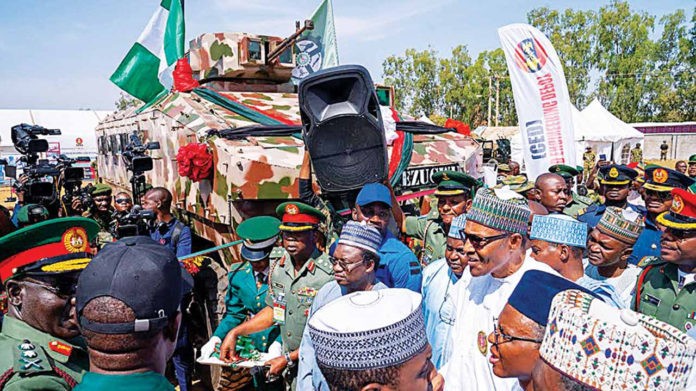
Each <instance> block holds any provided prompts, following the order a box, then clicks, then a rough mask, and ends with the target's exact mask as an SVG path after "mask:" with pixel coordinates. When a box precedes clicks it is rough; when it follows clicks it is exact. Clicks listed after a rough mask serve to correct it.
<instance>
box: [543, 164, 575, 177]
mask: <svg viewBox="0 0 696 391" xmlns="http://www.w3.org/2000/svg"><path fill="white" fill-rule="evenodd" d="M549 172H552V173H554V174H558V175H561V173H562V172H566V173H568V174H570V175H571V176H577V175H578V174H579V173H580V172H579V171H578V170H577V169H575V168H573V167H571V166H568V165H565V164H555V165H553V166H551V167H549ZM561 176H563V175H561Z"/></svg>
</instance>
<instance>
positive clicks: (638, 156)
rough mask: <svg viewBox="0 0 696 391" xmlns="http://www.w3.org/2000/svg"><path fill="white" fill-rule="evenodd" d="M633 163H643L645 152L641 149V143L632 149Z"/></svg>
mask: <svg viewBox="0 0 696 391" xmlns="http://www.w3.org/2000/svg"><path fill="white" fill-rule="evenodd" d="M631 163H643V150H642V149H640V143H637V144H636V146H635V147H634V148H633V149H631Z"/></svg>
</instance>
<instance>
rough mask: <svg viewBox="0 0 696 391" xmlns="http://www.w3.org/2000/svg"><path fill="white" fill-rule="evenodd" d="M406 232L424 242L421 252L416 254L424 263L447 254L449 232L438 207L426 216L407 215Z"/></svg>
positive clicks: (407, 234)
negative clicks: (446, 230)
mask: <svg viewBox="0 0 696 391" xmlns="http://www.w3.org/2000/svg"><path fill="white" fill-rule="evenodd" d="M405 234H406V236H411V237H414V238H417V239H420V240H421V241H422V242H423V244H422V248H421V251H420V254H416V255H418V259H419V260H420V262H421V264H422V265H427V264H429V263H430V262H431V261H434V260H436V259H440V258H442V257H444V256H445V247H447V232H445V228H444V225H443V223H442V219H440V215H439V214H438V213H437V209H434V210H433V211H431V212H430V213H429V214H427V215H425V216H408V217H406V232H405Z"/></svg>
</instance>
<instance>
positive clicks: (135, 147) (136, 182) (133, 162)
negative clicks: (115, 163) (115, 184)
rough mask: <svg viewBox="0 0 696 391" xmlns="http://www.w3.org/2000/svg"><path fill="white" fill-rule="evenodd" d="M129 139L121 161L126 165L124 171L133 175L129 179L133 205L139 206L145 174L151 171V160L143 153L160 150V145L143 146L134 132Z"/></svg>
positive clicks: (157, 143) (143, 188)
mask: <svg viewBox="0 0 696 391" xmlns="http://www.w3.org/2000/svg"><path fill="white" fill-rule="evenodd" d="M129 139H130V142H129V143H128V144H127V145H126V147H125V149H124V151H123V161H124V162H125V163H126V169H127V170H128V171H131V172H132V173H133V176H132V177H131V179H130V183H131V190H132V194H133V203H134V204H140V199H141V197H142V196H143V195H144V193H145V172H147V171H150V170H152V158H151V157H150V156H148V155H147V154H146V153H145V152H146V151H148V150H153V149H160V145H159V142H157V141H151V142H148V143H145V144H143V142H142V141H141V140H140V138H139V137H138V135H137V133H136V132H133V134H131V135H130V137H129Z"/></svg>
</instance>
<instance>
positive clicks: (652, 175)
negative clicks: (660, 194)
mask: <svg viewBox="0 0 696 391" xmlns="http://www.w3.org/2000/svg"><path fill="white" fill-rule="evenodd" d="M645 178H646V179H647V180H646V181H645V184H644V185H643V187H644V188H646V189H650V190H654V191H672V189H674V188H677V189H686V188H688V187H689V186H691V185H693V184H694V180H693V179H691V178H689V177H688V176H686V175H684V174H682V173H681V172H679V171H676V170H672V169H669V168H665V167H660V166H652V167H650V168H646V169H645Z"/></svg>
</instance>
